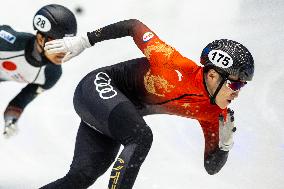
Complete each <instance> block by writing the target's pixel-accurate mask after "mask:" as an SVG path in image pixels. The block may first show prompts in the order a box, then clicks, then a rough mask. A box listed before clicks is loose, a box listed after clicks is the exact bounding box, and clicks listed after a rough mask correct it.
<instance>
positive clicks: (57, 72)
mask: <svg viewBox="0 0 284 189" xmlns="http://www.w3.org/2000/svg"><path fill="white" fill-rule="evenodd" d="M44 72H45V83H44V84H43V85H39V84H34V83H30V84H28V85H27V86H26V87H24V88H23V89H22V90H21V92H20V93H19V94H18V95H17V96H16V97H15V98H13V99H12V100H11V101H10V103H9V105H8V107H17V108H19V109H22V110H24V108H25V107H26V106H27V105H28V104H29V103H30V102H31V101H33V100H34V99H35V98H36V97H37V96H38V95H39V94H40V93H42V92H43V91H45V90H47V89H50V88H52V87H53V86H54V85H55V84H56V83H57V81H58V80H59V78H60V77H61V75H62V68H61V66H60V65H54V64H49V65H46V68H45V70H44ZM8 107H7V108H8Z"/></svg>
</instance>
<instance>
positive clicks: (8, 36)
mask: <svg viewBox="0 0 284 189" xmlns="http://www.w3.org/2000/svg"><path fill="white" fill-rule="evenodd" d="M0 37H1V38H2V39H4V40H5V41H7V42H9V43H11V44H13V43H14V42H15V41H16V37H15V36H14V35H12V34H10V33H9V32H7V31H5V30H1V31H0Z"/></svg>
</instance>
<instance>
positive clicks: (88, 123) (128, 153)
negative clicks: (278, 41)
mask: <svg viewBox="0 0 284 189" xmlns="http://www.w3.org/2000/svg"><path fill="white" fill-rule="evenodd" d="M125 36H131V37H132V38H133V39H134V42H135V43H136V45H137V46H138V48H139V49H140V50H141V51H142V52H143V54H144V55H145V57H142V58H137V59H133V60H129V61H125V62H121V63H119V64H115V65H113V66H109V67H103V68H100V69H97V70H94V71H92V72H91V73H89V74H88V75H87V76H85V77H84V78H83V79H82V80H81V82H80V83H79V84H78V86H77V89H76V91H75V95H74V107H75V110H76V112H77V113H78V115H79V116H80V117H81V119H82V122H81V125H80V127H79V131H78V134H77V138H76V146H75V152H74V158H73V162H72V165H71V167H70V171H69V172H68V174H67V175H66V176H65V177H63V178H61V179H59V180H57V181H55V182H53V183H51V184H49V185H47V186H45V187H43V188H76V189H78V188H87V187H88V186H90V185H91V184H93V183H94V182H95V180H96V179H97V178H98V177H99V176H100V175H102V174H103V173H104V172H105V171H106V170H107V169H108V168H109V167H110V165H111V164H112V163H113V162H114V160H115V157H116V156H117V153H118V151H119V147H120V145H121V144H122V145H123V146H124V148H123V150H122V151H121V153H120V154H119V156H118V158H117V159H116V161H115V164H114V166H113V169H112V172H111V178H110V182H109V189H130V188H132V187H133V184H134V181H135V179H136V176H137V174H138V171H139V168H140V166H141V164H142V163H143V161H144V159H145V158H146V156H147V154H148V151H149V150H150V147H151V144H152V140H153V136H152V132H151V129H150V127H149V126H147V124H146V123H145V121H144V119H143V116H145V115H150V114H161V113H164V114H172V115H178V116H183V117H187V118H191V119H197V120H198V121H199V123H200V125H201V127H202V130H203V133H204V137H205V153H204V166H205V169H206V170H207V172H208V173H209V174H215V173H216V172H218V171H219V170H220V169H221V168H222V166H223V165H224V164H225V162H226V160H227V156H228V152H224V151H222V150H220V149H219V147H218V143H219V125H218V116H219V115H220V114H223V115H224V116H226V113H225V112H226V110H221V109H220V108H219V107H218V106H217V105H213V104H211V103H210V98H209V94H208V92H207V90H206V86H205V83H204V78H203V68H202V67H200V66H198V65H196V63H195V62H193V61H192V60H190V59H188V58H185V57H183V56H182V55H181V54H180V53H179V52H178V51H177V50H176V49H174V48H173V47H171V46H169V45H167V44H166V43H164V42H163V41H161V40H160V39H159V37H158V36H157V35H156V34H155V33H154V32H153V31H151V30H150V29H149V28H148V27H147V26H145V25H144V24H143V23H141V22H139V21H137V20H127V21H122V22H118V23H115V24H112V25H109V26H106V27H103V28H101V29H99V30H96V31H94V32H92V33H88V37H89V40H90V42H91V44H92V45H94V44H95V43H98V42H100V41H104V40H108V39H114V38H120V37H125Z"/></svg>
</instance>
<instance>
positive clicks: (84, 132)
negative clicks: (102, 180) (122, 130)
mask: <svg viewBox="0 0 284 189" xmlns="http://www.w3.org/2000/svg"><path fill="white" fill-rule="evenodd" d="M119 147H120V144H119V143H117V142H116V141H115V140H113V139H111V138H109V137H107V136H105V135H103V134H101V133H99V132H98V131H96V130H94V129H93V128H91V127H89V126H88V125H87V124H86V123H84V122H81V124H80V127H79V130H78V133H77V137H76V144H75V151H74V157H73V162H72V165H71V167H72V168H85V167H90V166H91V167H93V168H95V169H99V168H102V169H105V168H107V167H108V166H110V164H111V163H112V162H113V161H114V160H115V157H116V155H117V153H118V151H119Z"/></svg>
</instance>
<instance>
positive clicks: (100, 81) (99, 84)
mask: <svg viewBox="0 0 284 189" xmlns="http://www.w3.org/2000/svg"><path fill="white" fill-rule="evenodd" d="M110 82H111V79H110V78H109V76H108V75H107V74H106V73H104V72H99V73H98V74H97V75H96V79H95V80H94V84H95V86H96V91H98V93H99V95H100V97H101V98H102V99H105V100H106V99H110V98H113V97H114V96H116V95H117V92H116V91H115V90H114V89H113V87H112V86H111V85H110Z"/></svg>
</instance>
